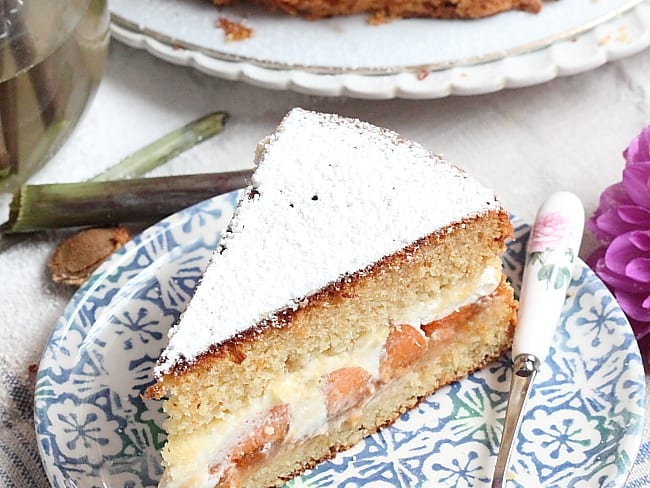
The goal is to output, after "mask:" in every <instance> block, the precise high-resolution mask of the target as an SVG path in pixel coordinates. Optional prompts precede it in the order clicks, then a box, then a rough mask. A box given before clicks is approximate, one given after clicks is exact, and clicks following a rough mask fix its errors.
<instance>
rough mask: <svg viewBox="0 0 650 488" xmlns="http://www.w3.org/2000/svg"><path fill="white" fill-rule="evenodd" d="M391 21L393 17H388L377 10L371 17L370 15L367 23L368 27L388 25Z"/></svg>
mask: <svg viewBox="0 0 650 488" xmlns="http://www.w3.org/2000/svg"><path fill="white" fill-rule="evenodd" d="M392 20H393V17H391V16H390V15H386V12H384V11H383V10H379V11H377V12H375V13H373V14H372V15H370V17H368V23H369V24H370V25H382V24H388V23H389V22H390V21H392Z"/></svg>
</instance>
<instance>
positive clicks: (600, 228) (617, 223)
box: [592, 208, 637, 242]
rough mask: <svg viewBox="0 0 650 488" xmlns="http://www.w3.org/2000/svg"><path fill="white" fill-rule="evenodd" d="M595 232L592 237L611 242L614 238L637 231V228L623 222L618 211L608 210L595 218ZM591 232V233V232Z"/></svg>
mask: <svg viewBox="0 0 650 488" xmlns="http://www.w3.org/2000/svg"><path fill="white" fill-rule="evenodd" d="M595 224H596V227H597V230H596V231H595V232H594V235H595V236H596V237H597V238H598V239H600V240H601V241H604V242H608V241H611V240H612V239H613V238H615V237H616V236H619V235H621V234H624V233H625V232H629V231H631V230H635V229H637V227H636V226H635V225H633V224H630V223H629V222H626V221H625V220H623V219H622V218H621V216H620V214H619V211H618V209H614V208H612V209H609V210H607V211H606V212H603V213H602V214H601V215H599V216H598V217H596V218H595ZM592 232H593V231H592Z"/></svg>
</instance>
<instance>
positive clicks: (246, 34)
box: [217, 17, 253, 42]
mask: <svg viewBox="0 0 650 488" xmlns="http://www.w3.org/2000/svg"><path fill="white" fill-rule="evenodd" d="M217 27H218V28H219V29H222V30H223V32H224V34H225V36H226V41H228V42H231V41H244V40H246V39H250V38H251V37H253V29H251V28H250V27H246V26H245V25H244V24H242V23H241V22H233V21H232V20H228V19H227V18H225V17H219V20H217Z"/></svg>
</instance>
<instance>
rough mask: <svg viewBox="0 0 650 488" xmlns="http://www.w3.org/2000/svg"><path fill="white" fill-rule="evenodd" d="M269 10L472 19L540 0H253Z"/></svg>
mask: <svg viewBox="0 0 650 488" xmlns="http://www.w3.org/2000/svg"><path fill="white" fill-rule="evenodd" d="M236 1H237V0H212V2H213V3H214V4H215V5H217V6H224V5H230V4H232V3H235V2H236ZM252 1H253V2H255V3H258V4H261V5H265V6H267V7H269V8H271V9H272V10H281V11H283V12H286V13H288V14H290V15H300V16H303V17H307V18H310V19H320V18H323V17H333V16H338V15H352V14H359V13H364V12H368V13H371V14H376V15H381V16H382V17H383V18H391V17H403V18H408V17H435V18H445V19H451V18H460V19H475V18H480V17H487V16H489V15H494V14H496V13H499V12H503V11H506V10H525V11H528V12H533V13H537V12H539V11H540V10H541V8H542V4H543V1H542V0H456V1H449V0H406V1H404V0H252Z"/></svg>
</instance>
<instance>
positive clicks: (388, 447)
mask: <svg viewBox="0 0 650 488" xmlns="http://www.w3.org/2000/svg"><path fill="white" fill-rule="evenodd" d="M237 197H238V193H237V192H233V193H229V194H226V195H223V196H219V197H215V198H213V199H211V200H207V201H205V202H203V203H200V204H198V205H196V206H194V207H191V208H188V209H186V210H183V211H181V212H179V213H177V214H175V215H173V216H171V217H169V218H167V219H165V220H163V221H162V222H160V223H158V224H156V225H154V226H152V227H150V228H149V229H147V230H146V231H144V232H143V233H142V234H141V235H139V236H138V237H136V238H135V239H134V240H133V241H132V242H130V243H128V244H127V245H126V246H125V247H124V248H122V249H121V250H120V251H119V252H117V253H116V254H115V255H114V256H112V257H111V258H110V259H109V260H108V261H107V262H106V263H104V264H103V265H102V266H101V268H100V269H99V270H98V271H97V272H96V273H95V274H94V275H93V276H92V277H91V278H90V279H89V280H88V281H87V282H86V283H85V284H84V285H83V286H82V287H81V288H80V289H79V291H78V292H77V294H76V295H75V296H74V297H73V298H72V300H71V302H70V304H69V305H68V307H67V308H66V310H65V313H64V314H63V316H62V317H61V319H60V320H59V321H58V323H57V324H56V327H55V329H54V331H53V333H52V336H51V338H50V341H49V344H48V346H47V348H46V350H45V352H44V354H43V358H42V361H41V365H40V370H39V373H38V379H37V385H36V396H35V418H36V432H37V436H38V443H39V448H40V451H41V456H42V458H43V462H44V465H45V468H46V471H47V473H48V476H49V478H50V481H51V483H52V485H53V486H54V487H56V488H58V487H120V488H131V487H140V486H143V487H152V486H156V483H157V480H158V478H159V477H160V475H161V467H160V456H159V453H158V450H159V449H160V447H161V446H162V445H163V443H164V442H165V432H164V430H163V428H162V424H163V419H164V414H163V413H162V411H161V405H160V402H157V401H153V400H146V399H143V398H142V396H141V395H142V393H143V392H144V390H145V389H146V388H147V386H149V385H150V384H152V381H153V380H152V369H153V366H154V363H155V361H156V359H157V357H158V354H159V353H160V351H161V349H162V348H163V347H164V345H165V343H166V334H167V330H168V329H169V327H170V326H171V325H172V324H173V323H174V321H175V320H176V318H177V317H178V315H179V313H180V311H181V310H182V309H183V307H184V306H185V304H186V303H187V301H188V300H189V298H190V296H191V295H192V290H193V288H194V286H195V285H196V283H197V280H198V279H199V278H200V276H201V273H202V271H203V269H204V268H205V266H206V264H207V262H208V259H209V257H210V254H211V250H212V249H213V248H215V246H216V244H217V242H218V239H219V235H220V231H221V230H222V229H223V228H224V226H225V225H226V224H227V222H228V220H229V217H230V215H231V214H232V211H233V208H234V206H235V205H236V201H237ZM515 227H516V231H515V233H516V240H515V241H513V242H512V243H511V244H510V245H509V247H508V252H507V254H506V255H505V257H504V264H505V269H506V271H507V273H508V274H509V276H510V278H511V280H512V282H513V283H514V285H515V287H517V286H518V285H519V278H520V273H521V269H522V261H523V256H524V252H523V250H524V248H525V241H526V239H527V233H528V227H527V226H526V225H525V224H523V223H522V222H520V221H517V219H515ZM510 366H511V364H510V359H509V357H503V358H502V359H500V360H498V361H496V362H494V363H492V364H490V365H489V366H487V367H486V368H484V369H482V370H481V371H479V372H477V373H475V374H473V375H471V376H469V377H468V378H466V379H464V380H462V381H460V382H455V383H453V384H451V385H449V386H447V387H445V388H443V389H441V390H439V391H438V392H436V393H435V394H433V395H431V396H430V397H429V398H427V399H426V400H425V401H424V402H423V403H422V404H421V405H420V406H419V407H417V408H415V409H413V410H412V411H410V412H408V413H406V414H404V415H403V416H402V417H401V418H400V419H399V420H398V421H397V422H396V423H395V424H394V425H393V426H392V427H390V428H386V429H384V430H382V431H381V432H380V433H378V434H376V435H373V436H371V437H369V438H367V439H366V440H364V441H363V442H361V443H359V444H358V445H357V446H355V447H353V448H352V449H350V450H348V451H346V452H343V453H340V454H339V455H338V456H336V457H335V458H334V459H333V460H331V461H329V462H325V463H322V464H320V465H318V466H317V467H316V468H315V469H313V470H311V471H309V472H307V473H306V474H304V475H303V476H301V477H299V478H297V479H295V480H293V481H291V482H290V483H289V485H290V486H293V487H312V488H316V487H341V488H343V487H346V488H347V487H352V486H366V485H367V486H373V487H397V486H400V487H415V486H418V487H424V486H429V487H466V488H470V487H487V486H489V483H490V477H491V474H492V470H493V467H494V463H495V460H496V455H497V450H498V447H499V439H500V437H501V428H502V423H503V418H504V415H505V408H506V401H507V390H508V386H509V383H510V381H509V375H510ZM645 394H646V392H645V380H644V373H643V366H642V361H641V358H640V355H639V352H638V348H637V345H636V342H635V340H634V336H633V334H632V331H631V329H630V326H629V324H628V323H627V321H626V319H625V316H624V315H623V313H622V311H621V310H620V308H619V307H618V305H617V303H616V301H615V300H614V299H613V298H612V295H610V293H609V292H608V290H607V289H606V288H605V286H604V285H603V284H602V283H601V282H600V281H599V280H598V278H597V277H596V276H595V275H594V274H593V273H592V272H591V271H590V270H589V269H588V268H587V267H586V266H585V265H584V264H582V263H580V264H579V265H578V266H577V269H576V270H575V272H574V274H573V280H572V284H571V287H570V288H569V296H568V300H567V301H566V304H565V306H564V309H563V314H562V318H561V321H560V323H559V325H558V328H557V331H556V333H555V337H554V342H553V346H552V349H551V352H550V355H549V357H548V358H547V361H546V362H545V364H544V366H543V368H542V369H541V371H540V373H539V374H538V376H537V379H536V382H535V386H534V389H533V393H532V397H531V398H530V400H529V402H528V404H527V412H526V414H525V418H524V420H523V424H522V428H521V433H520V435H519V437H518V439H517V441H516V444H515V452H514V453H513V458H512V464H511V468H510V473H509V475H508V480H509V481H508V487H509V488H532V487H536V486H543V487H545V488H551V487H561V488H567V487H575V488H580V487H585V488H593V487H595V486H598V487H622V486H624V484H625V480H626V478H627V475H628V473H629V471H630V468H631V466H632V463H633V462H634V459H635V457H636V453H637V451H638V448H639V444H640V441H641V433H642V427H643V421H644V401H645Z"/></svg>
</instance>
